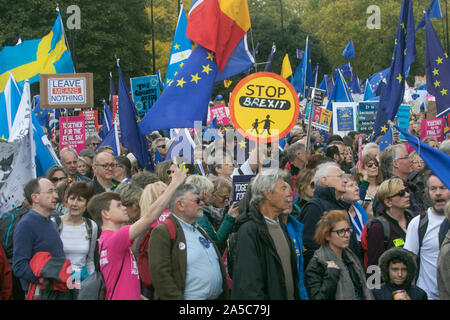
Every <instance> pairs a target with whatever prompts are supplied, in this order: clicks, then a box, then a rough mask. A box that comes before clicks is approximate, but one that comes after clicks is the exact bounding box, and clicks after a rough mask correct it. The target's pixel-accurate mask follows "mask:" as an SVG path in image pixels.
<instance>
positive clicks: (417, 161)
mask: <svg viewBox="0 0 450 320" xmlns="http://www.w3.org/2000/svg"><path fill="white" fill-rule="evenodd" d="M413 163H414V164H425V162H424V161H422V160H416V161H413Z"/></svg>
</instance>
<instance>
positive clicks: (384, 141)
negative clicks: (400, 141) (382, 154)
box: [378, 128, 394, 151]
mask: <svg viewBox="0 0 450 320" xmlns="http://www.w3.org/2000/svg"><path fill="white" fill-rule="evenodd" d="M392 144H394V137H393V132H392V128H389V130H388V131H387V132H386V133H385V134H384V136H383V137H382V138H381V140H380V142H379V143H378V146H379V147H380V151H383V150H384V149H386V148H387V147H389V146H390V145H392Z"/></svg>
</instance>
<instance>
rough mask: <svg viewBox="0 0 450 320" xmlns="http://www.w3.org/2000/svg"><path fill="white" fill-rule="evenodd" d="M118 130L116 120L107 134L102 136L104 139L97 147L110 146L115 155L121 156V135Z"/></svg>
mask: <svg viewBox="0 0 450 320" xmlns="http://www.w3.org/2000/svg"><path fill="white" fill-rule="evenodd" d="M117 132H118V130H117V122H116V121H114V124H113V125H112V127H111V130H109V131H108V133H107V134H106V136H104V137H103V138H102V141H101V142H100V143H99V145H98V146H97V148H96V149H98V148H100V147H104V146H110V147H111V148H112V149H113V151H114V155H115V156H120V144H119V135H118V133H117ZM122 134H123V133H122Z"/></svg>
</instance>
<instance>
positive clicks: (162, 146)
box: [156, 144, 166, 149]
mask: <svg viewBox="0 0 450 320" xmlns="http://www.w3.org/2000/svg"><path fill="white" fill-rule="evenodd" d="M156 147H157V148H162V149H165V148H166V145H165V144H162V145H160V146H156Z"/></svg>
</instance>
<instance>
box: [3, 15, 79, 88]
mask: <svg viewBox="0 0 450 320" xmlns="http://www.w3.org/2000/svg"><path fill="white" fill-rule="evenodd" d="M9 72H11V73H12V74H13V76H14V78H15V79H16V81H17V82H21V81H23V80H25V79H29V81H30V84H32V83H35V82H37V81H39V74H41V73H73V72H74V67H73V62H72V58H71V56H70V53H69V51H68V50H67V47H66V44H65V37H64V29H63V24H62V20H61V15H60V13H59V11H58V17H57V18H56V21H55V23H54V25H53V28H52V30H51V31H50V33H49V34H47V35H46V36H44V37H43V38H42V39H34V40H25V41H23V42H22V43H20V44H17V45H15V46H6V47H4V48H3V49H2V50H1V51H0V92H1V91H3V90H4V88H5V85H6V82H7V81H8V78H9Z"/></svg>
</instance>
